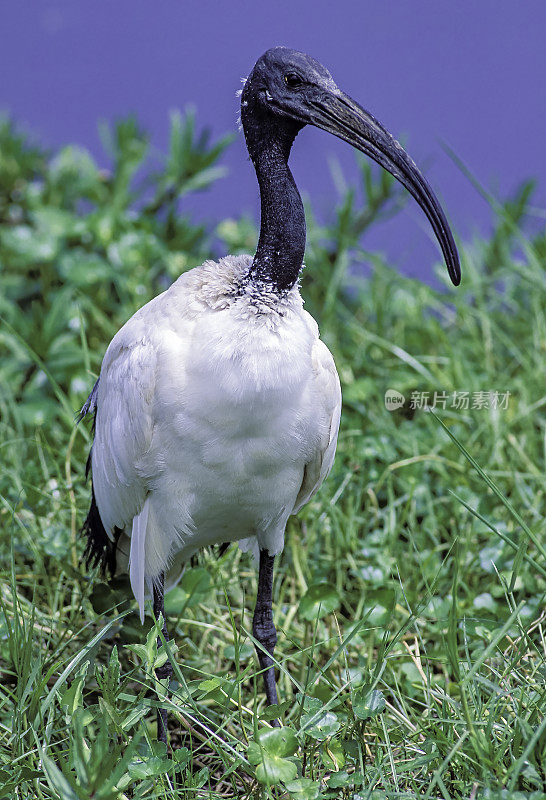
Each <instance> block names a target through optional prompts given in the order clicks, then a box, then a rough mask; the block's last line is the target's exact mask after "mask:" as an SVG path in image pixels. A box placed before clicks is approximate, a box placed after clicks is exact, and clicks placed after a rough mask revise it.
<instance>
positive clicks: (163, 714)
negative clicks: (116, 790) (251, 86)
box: [154, 572, 173, 744]
mask: <svg viewBox="0 0 546 800" xmlns="http://www.w3.org/2000/svg"><path fill="white" fill-rule="evenodd" d="M164 594H165V575H164V573H163V572H162V573H161V575H160V576H159V577H158V579H157V580H156V581H155V582H154V617H155V618H156V619H158V617H159V615H160V614H162V615H163V628H162V629H161V632H162V633H163V636H164V637H165V639H168V638H169V635H168V633H167V622H166V620H165V605H164ZM161 645H162V642H161V639H160V638H159V637H158V639H157V647H158V649H159V648H160V647H161ZM172 674H173V668H172V664H171V662H170V661H169V660H168V659H167V661H166V662H165V663H164V664H163V666H162V667H158V668H157V669H156V671H155V675H156V678H158V679H159V680H163V678H170V677H171V676H172ZM157 738H158V740H159V741H160V742H165V744H167V740H168V728H167V709H165V708H158V709H157Z"/></svg>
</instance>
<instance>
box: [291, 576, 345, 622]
mask: <svg viewBox="0 0 546 800" xmlns="http://www.w3.org/2000/svg"><path fill="white" fill-rule="evenodd" d="M338 607H339V595H338V593H337V589H336V588H335V586H332V585H331V584H330V583H314V584H312V585H311V586H310V587H309V588H308V590H307V591H306V592H305V594H304V595H303V597H302V598H301V600H300V604H299V609H298V611H299V615H300V617H302V618H303V619H306V620H314V619H317V618H321V617H325V616H326V615H327V614H330V613H331V612H332V611H334V609H336V608H338Z"/></svg>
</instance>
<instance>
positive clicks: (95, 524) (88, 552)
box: [82, 484, 121, 576]
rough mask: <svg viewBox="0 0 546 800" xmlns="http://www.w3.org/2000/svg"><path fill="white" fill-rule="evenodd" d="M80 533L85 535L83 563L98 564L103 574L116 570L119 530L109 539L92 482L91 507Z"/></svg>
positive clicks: (88, 566)
mask: <svg viewBox="0 0 546 800" xmlns="http://www.w3.org/2000/svg"><path fill="white" fill-rule="evenodd" d="M82 533H83V535H84V536H86V537H87V542H86V545H85V550H84V554H83V557H84V560H85V565H86V567H87V568H88V569H89V568H90V567H98V566H100V568H101V571H102V573H103V574H106V573H107V572H108V573H110V575H112V576H113V575H114V574H115V572H116V551H117V544H118V539H119V537H120V535H121V530H119V529H118V528H116V529H115V531H114V538H113V539H110V537H109V536H108V534H107V533H106V530H105V527H104V525H103V524H102V520H101V518H100V514H99V509H98V506H97V501H96V500H95V492H94V490H93V484H91V507H90V508H89V512H88V514H87V517H86V519H85V522H84V523H83V527H82Z"/></svg>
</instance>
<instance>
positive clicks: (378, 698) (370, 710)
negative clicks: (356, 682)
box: [353, 689, 385, 719]
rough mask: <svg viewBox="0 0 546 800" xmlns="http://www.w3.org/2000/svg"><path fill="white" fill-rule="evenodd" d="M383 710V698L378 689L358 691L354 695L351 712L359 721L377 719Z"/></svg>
mask: <svg viewBox="0 0 546 800" xmlns="http://www.w3.org/2000/svg"><path fill="white" fill-rule="evenodd" d="M384 708H385V698H384V697H383V694H382V692H380V691H379V689H371V690H370V689H358V690H357V691H356V692H355V694H354V699H353V711H354V713H355V716H356V717H358V718H359V719H371V718H372V717H377V716H378V714H381V712H382V711H383V710H384Z"/></svg>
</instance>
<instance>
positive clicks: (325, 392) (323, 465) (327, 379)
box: [292, 339, 341, 514]
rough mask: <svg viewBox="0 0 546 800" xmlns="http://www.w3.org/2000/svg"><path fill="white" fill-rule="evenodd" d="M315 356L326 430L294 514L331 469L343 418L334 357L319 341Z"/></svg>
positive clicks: (320, 410) (318, 398)
mask: <svg viewBox="0 0 546 800" xmlns="http://www.w3.org/2000/svg"><path fill="white" fill-rule="evenodd" d="M312 356H313V373H314V383H315V387H314V388H315V396H316V402H317V417H318V418H319V419H322V420H323V429H322V434H321V436H320V439H319V444H318V447H317V449H316V451H315V454H314V457H313V458H312V459H311V460H310V461H309V462H308V463H307V464H306V465H305V470H304V473H303V482H302V484H301V487H300V490H299V492H298V496H297V498H296V502H295V505H294V510H293V511H292V513H293V514H296V513H297V512H298V511H299V510H300V508H302V506H304V505H305V504H306V503H307V502H308V501H309V500H310V499H311V497H312V496H313V495H314V494H315V492H316V491H317V490H318V489H319V488H320V486H321V484H322V482H323V481H324V479H325V478H326V476H327V475H328V473H329V472H330V469H331V468H332V464H333V463H334V456H335V453H336V444H337V434H338V430H339V419H340V416H341V386H340V383H339V376H338V374H337V370H336V365H335V363H334V359H333V358H332V354H331V353H330V351H329V350H328V348H327V347H326V345H325V344H324V342H322V341H321V340H320V339H317V341H316V343H315V345H314V347H313V353H312Z"/></svg>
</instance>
